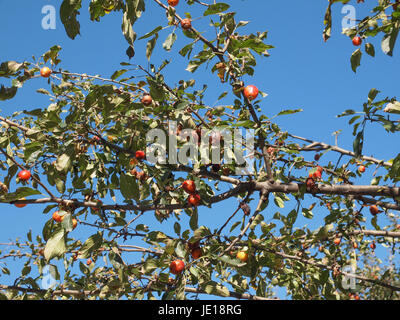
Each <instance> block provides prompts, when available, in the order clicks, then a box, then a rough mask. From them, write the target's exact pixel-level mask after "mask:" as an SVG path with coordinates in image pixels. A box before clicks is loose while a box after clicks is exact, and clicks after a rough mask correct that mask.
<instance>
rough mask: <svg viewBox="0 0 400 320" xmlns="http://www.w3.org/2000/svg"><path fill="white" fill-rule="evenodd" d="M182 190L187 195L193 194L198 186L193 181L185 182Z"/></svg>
mask: <svg viewBox="0 0 400 320" xmlns="http://www.w3.org/2000/svg"><path fill="white" fill-rule="evenodd" d="M182 189H183V190H185V191H186V192H187V193H189V194H192V193H195V192H196V185H195V183H194V181H193V180H185V181H184V182H183V183H182Z"/></svg>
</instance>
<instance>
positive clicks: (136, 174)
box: [130, 169, 148, 181]
mask: <svg viewBox="0 0 400 320" xmlns="http://www.w3.org/2000/svg"><path fill="white" fill-rule="evenodd" d="M130 174H131V175H132V176H134V177H135V178H136V179H138V180H140V181H146V180H147V178H148V176H147V174H146V172H144V171H137V170H136V169H132V170H131V171H130Z"/></svg>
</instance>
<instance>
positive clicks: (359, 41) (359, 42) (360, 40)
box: [352, 37, 362, 46]
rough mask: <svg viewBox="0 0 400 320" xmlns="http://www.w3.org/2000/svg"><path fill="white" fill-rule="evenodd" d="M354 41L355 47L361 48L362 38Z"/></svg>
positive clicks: (356, 38)
mask: <svg viewBox="0 0 400 320" xmlns="http://www.w3.org/2000/svg"><path fill="white" fill-rule="evenodd" d="M352 41H353V44H354V45H355V46H360V45H361V43H362V39H361V38H360V37H354V38H353V40H352Z"/></svg>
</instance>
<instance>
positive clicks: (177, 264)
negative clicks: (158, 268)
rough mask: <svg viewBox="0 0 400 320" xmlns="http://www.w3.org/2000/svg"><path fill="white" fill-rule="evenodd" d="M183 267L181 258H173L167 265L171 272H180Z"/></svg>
mask: <svg viewBox="0 0 400 320" xmlns="http://www.w3.org/2000/svg"><path fill="white" fill-rule="evenodd" d="M184 269H185V263H184V262H183V261H182V260H174V261H172V262H171V264H170V265H169V271H170V272H171V273H172V274H180V273H181V272H182V271H183V270H184Z"/></svg>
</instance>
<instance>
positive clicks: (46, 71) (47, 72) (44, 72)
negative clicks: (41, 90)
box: [40, 67, 52, 78]
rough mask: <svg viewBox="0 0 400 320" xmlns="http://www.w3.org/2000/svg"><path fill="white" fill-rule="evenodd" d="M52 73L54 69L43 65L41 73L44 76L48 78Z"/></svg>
mask: <svg viewBox="0 0 400 320" xmlns="http://www.w3.org/2000/svg"><path fill="white" fill-rule="evenodd" d="M51 73H52V71H51V70H50V68H49V67H43V68H42V69H40V75H41V76H42V77H43V78H48V77H50V75H51Z"/></svg>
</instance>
